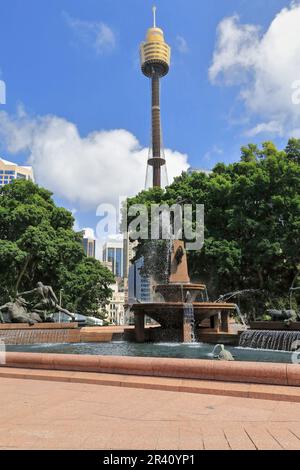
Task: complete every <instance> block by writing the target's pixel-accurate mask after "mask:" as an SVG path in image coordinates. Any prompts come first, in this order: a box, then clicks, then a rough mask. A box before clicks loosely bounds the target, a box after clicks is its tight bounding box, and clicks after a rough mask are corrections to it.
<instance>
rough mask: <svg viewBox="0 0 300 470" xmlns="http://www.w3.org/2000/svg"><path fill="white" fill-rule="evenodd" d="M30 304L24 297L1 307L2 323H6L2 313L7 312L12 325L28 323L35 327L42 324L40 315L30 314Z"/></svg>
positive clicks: (0, 319) (0, 317)
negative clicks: (36, 324)
mask: <svg viewBox="0 0 300 470" xmlns="http://www.w3.org/2000/svg"><path fill="white" fill-rule="evenodd" d="M27 309H28V303H27V302H26V300H25V299H23V298H22V297H18V298H17V299H16V300H15V301H14V302H7V303H6V304H5V305H2V306H1V307H0V322H1V323H5V321H4V318H3V315H2V312H3V311H6V313H7V314H8V318H9V322H10V323H28V324H29V325H34V324H35V323H41V322H42V319H41V317H40V316H39V315H38V313H35V312H33V313H30V312H28V310H27Z"/></svg>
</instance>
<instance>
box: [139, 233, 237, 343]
mask: <svg viewBox="0 0 300 470" xmlns="http://www.w3.org/2000/svg"><path fill="white" fill-rule="evenodd" d="M154 292H155V294H156V295H157V296H158V297H159V301H156V302H153V303H144V304H142V303H140V304H134V305H133V306H132V310H133V312H134V317H135V340H136V341H137V342H138V343H142V342H144V341H145V315H147V316H148V317H150V318H152V319H153V320H155V321H156V322H157V323H159V324H160V325H161V328H160V329H156V330H155V338H154V340H155V341H157V340H163V341H176V342H187V343H190V342H193V341H197V340H199V338H200V337H201V331H205V332H210V333H215V334H219V333H220V334H228V332H229V316H230V312H231V311H234V310H235V309H236V306H235V304H228V303H222V304H221V303H214V302H208V299H207V291H206V286H205V285H204V284H192V283H191V282H190V278H189V274H188V267H187V257H186V252H185V248H184V243H183V242H182V241H179V240H175V241H174V242H173V247H172V252H171V260H170V275H169V283H167V284H162V285H157V286H156V287H155V288H154Z"/></svg>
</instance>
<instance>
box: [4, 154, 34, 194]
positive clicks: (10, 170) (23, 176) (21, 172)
mask: <svg viewBox="0 0 300 470" xmlns="http://www.w3.org/2000/svg"><path fill="white" fill-rule="evenodd" d="M14 180H27V181H34V176H33V170H32V167H31V166H20V165H17V164H16V163H13V162H9V161H7V160H4V159H3V158H0V188H1V187H3V186H5V185H7V184H9V183H12V181H14Z"/></svg>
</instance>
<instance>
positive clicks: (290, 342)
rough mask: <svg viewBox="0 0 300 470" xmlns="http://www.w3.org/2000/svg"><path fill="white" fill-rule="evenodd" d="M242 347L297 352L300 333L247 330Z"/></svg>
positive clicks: (242, 338) (241, 340) (241, 343)
mask: <svg viewBox="0 0 300 470" xmlns="http://www.w3.org/2000/svg"><path fill="white" fill-rule="evenodd" d="M239 345H240V347H242V348H252V349H272V350H274V351H295V350H296V349H297V348H298V347H299V345H300V331H274V330H247V331H244V332H243V333H242V334H241V337H240V343H239Z"/></svg>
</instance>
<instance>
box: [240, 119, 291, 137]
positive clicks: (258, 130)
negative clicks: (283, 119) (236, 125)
mask: <svg viewBox="0 0 300 470" xmlns="http://www.w3.org/2000/svg"><path fill="white" fill-rule="evenodd" d="M259 134H275V135H279V136H282V135H283V134H284V130H283V128H282V125H281V124H280V123H278V122H276V121H270V122H261V123H259V124H257V125H256V126H255V127H253V128H252V129H249V130H248V131H246V132H245V135H247V136H248V137H255V136H256V135H259Z"/></svg>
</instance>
